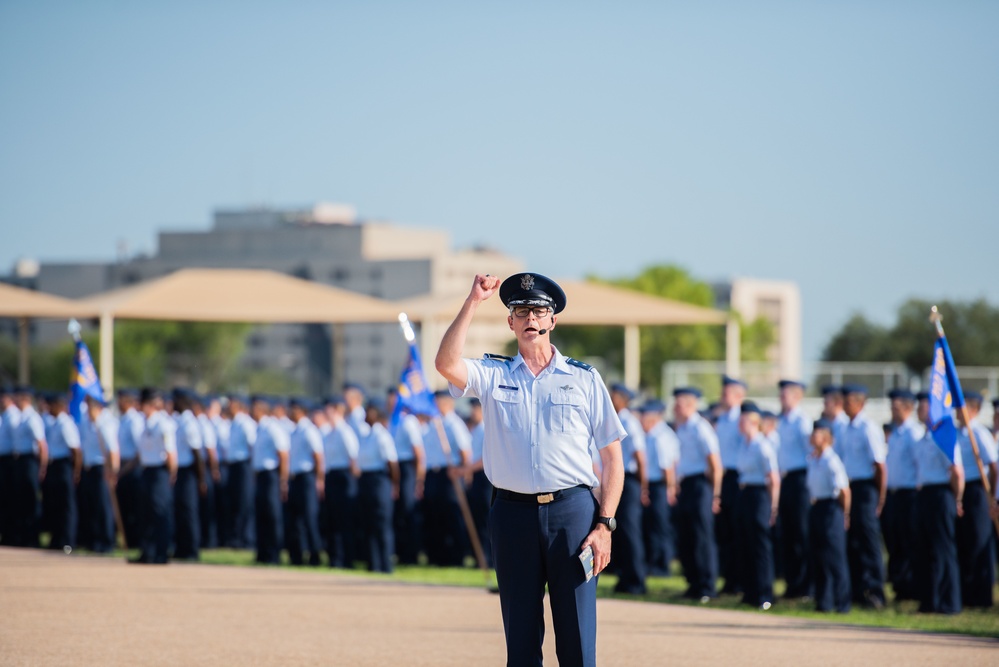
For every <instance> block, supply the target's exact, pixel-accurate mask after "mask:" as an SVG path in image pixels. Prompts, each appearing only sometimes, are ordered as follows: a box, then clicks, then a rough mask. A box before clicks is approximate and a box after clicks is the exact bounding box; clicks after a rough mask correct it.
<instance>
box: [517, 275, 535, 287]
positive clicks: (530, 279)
mask: <svg viewBox="0 0 999 667" xmlns="http://www.w3.org/2000/svg"><path fill="white" fill-rule="evenodd" d="M520 289H524V290H532V289H534V276H532V275H531V274H530V273H525V274H524V275H523V276H521V277H520Z"/></svg>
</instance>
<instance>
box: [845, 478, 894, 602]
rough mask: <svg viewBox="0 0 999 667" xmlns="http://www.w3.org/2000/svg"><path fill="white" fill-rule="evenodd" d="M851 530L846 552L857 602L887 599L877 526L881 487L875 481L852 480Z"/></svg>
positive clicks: (879, 531)
mask: <svg viewBox="0 0 999 667" xmlns="http://www.w3.org/2000/svg"><path fill="white" fill-rule="evenodd" d="M850 495H851V496H852V499H851V505H850V530H849V532H848V533H847V537H846V552H847V556H848V557H849V562H850V581H851V585H850V588H851V591H852V596H853V600H854V602H865V601H866V602H871V601H877V602H880V603H881V604H884V602H885V590H884V581H885V575H884V560H883V559H882V556H881V527H880V526H879V525H878V515H877V509H878V488H877V486H876V485H875V484H874V481H873V480H856V481H853V482H850Z"/></svg>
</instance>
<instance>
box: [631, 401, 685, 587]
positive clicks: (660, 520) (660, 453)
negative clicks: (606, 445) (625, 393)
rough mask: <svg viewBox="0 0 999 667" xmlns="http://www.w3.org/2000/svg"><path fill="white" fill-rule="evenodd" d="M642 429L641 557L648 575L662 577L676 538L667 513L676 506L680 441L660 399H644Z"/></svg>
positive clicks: (668, 570) (670, 558)
mask: <svg viewBox="0 0 999 667" xmlns="http://www.w3.org/2000/svg"><path fill="white" fill-rule="evenodd" d="M640 412H641V419H642V428H643V429H644V430H645V459H646V464H647V465H646V469H647V470H648V480H649V503H648V505H647V506H646V507H645V512H644V517H643V525H644V531H643V532H644V533H645V538H646V542H645V559H646V562H647V563H648V572H649V574H651V575H653V576H657V577H666V576H669V574H670V563H671V562H672V561H673V558H674V557H675V555H676V553H675V549H676V540H675V536H674V535H673V522H672V519H671V517H670V515H671V514H672V512H673V507H675V506H676V497H677V482H676V462H677V460H678V459H679V458H680V442H679V440H677V438H676V433H674V432H673V429H671V428H670V427H669V425H668V424H667V423H666V421H665V420H664V419H663V414H664V413H665V412H666V404H665V403H663V402H662V401H660V400H657V399H652V400H649V401H646V402H645V404H644V405H642V408H641V410H640Z"/></svg>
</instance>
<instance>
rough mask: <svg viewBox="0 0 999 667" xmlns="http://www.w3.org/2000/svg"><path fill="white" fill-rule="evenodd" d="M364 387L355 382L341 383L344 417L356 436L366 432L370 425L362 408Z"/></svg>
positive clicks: (363, 434) (361, 435) (362, 435)
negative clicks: (345, 409) (344, 408)
mask: <svg viewBox="0 0 999 667" xmlns="http://www.w3.org/2000/svg"><path fill="white" fill-rule="evenodd" d="M364 396H365V395H364V388H363V387H362V386H361V385H359V384H357V383H356V382H348V383H346V384H344V385H343V401H344V403H345V404H346V406H347V412H346V414H345V415H344V418H345V419H346V420H347V423H348V424H349V425H350V427H351V428H352V429H354V434H355V435H357V437H358V438H363V437H364V436H366V435H367V434H368V431H369V430H370V429H371V426H369V425H368V422H367V418H368V416H367V411H366V410H365V409H364Z"/></svg>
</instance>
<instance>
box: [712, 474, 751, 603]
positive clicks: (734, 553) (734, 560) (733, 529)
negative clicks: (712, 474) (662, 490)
mask: <svg viewBox="0 0 999 667" xmlns="http://www.w3.org/2000/svg"><path fill="white" fill-rule="evenodd" d="M740 495H741V494H740V492H739V471H738V470H726V471H725V475H724V476H723V477H722V487H721V511H720V512H719V513H718V514H717V515H715V537H716V538H717V542H718V568H719V571H720V574H721V576H722V578H723V579H724V580H725V585H724V587H723V589H722V591H723V592H725V593H738V592H739V591H741V590H743V587H742V574H743V572H744V570H745V568H744V567H743V558H742V542H741V537H742V534H743V529H742V521H743V517H742V514H741V510H740V508H739V498H740Z"/></svg>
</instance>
